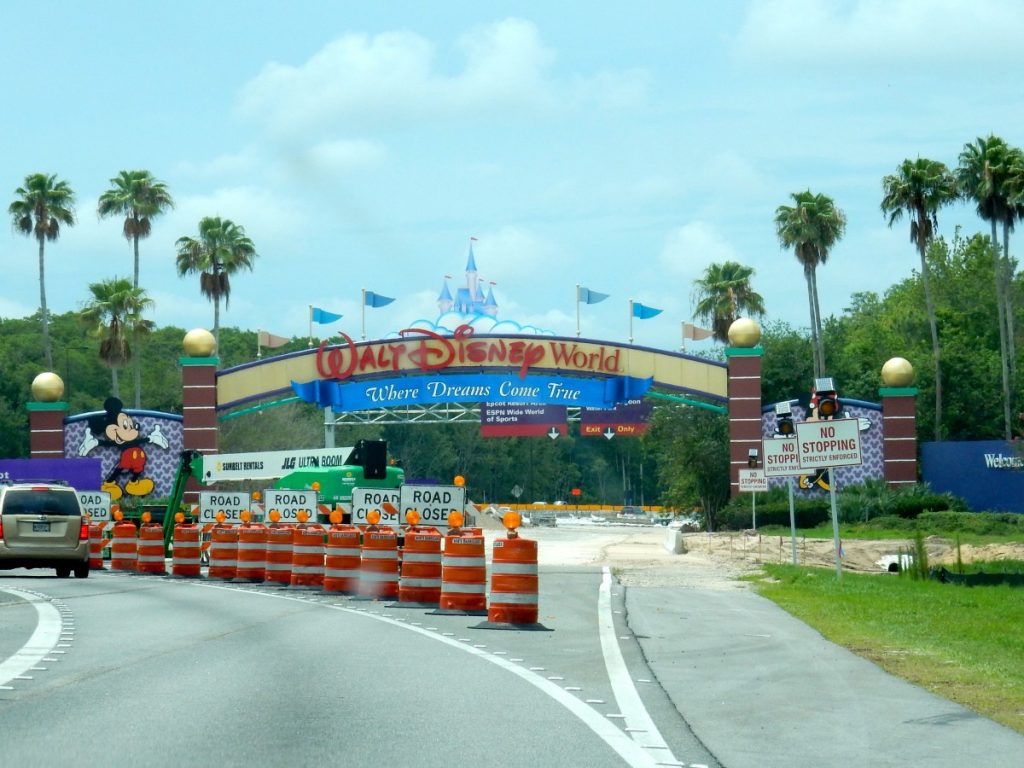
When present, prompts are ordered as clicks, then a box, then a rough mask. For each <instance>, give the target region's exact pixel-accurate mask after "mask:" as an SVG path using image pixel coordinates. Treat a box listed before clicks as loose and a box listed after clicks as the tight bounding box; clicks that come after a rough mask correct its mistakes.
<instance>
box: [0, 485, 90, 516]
mask: <svg viewBox="0 0 1024 768" xmlns="http://www.w3.org/2000/svg"><path fill="white" fill-rule="evenodd" d="M0 512H2V513H3V514H5V515H67V516H73V515H80V514H81V513H82V512H81V508H80V507H79V506H78V496H76V495H75V493H74V492H73V491H51V490H48V489H47V490H40V491H33V490H30V489H25V490H21V489H13V488H12V489H10V490H9V491H7V493H6V494H4V499H3V509H2V510H0Z"/></svg>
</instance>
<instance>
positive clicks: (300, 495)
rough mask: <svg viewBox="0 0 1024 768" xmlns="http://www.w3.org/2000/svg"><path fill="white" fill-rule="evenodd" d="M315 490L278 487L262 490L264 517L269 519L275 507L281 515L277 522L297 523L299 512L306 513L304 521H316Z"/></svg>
mask: <svg viewBox="0 0 1024 768" xmlns="http://www.w3.org/2000/svg"><path fill="white" fill-rule="evenodd" d="M316 502H317V498H316V491H288V490H284V489H280V488H271V489H269V490H266V491H264V492H263V509H265V510H266V519H267V520H270V513H271V512H273V511H274V510H275V509H276V510H277V513H278V514H279V515H280V516H281V517H280V518H279V519H278V522H279V523H298V522H299V512H305V513H306V522H307V523H315V522H316V514H317V508H316Z"/></svg>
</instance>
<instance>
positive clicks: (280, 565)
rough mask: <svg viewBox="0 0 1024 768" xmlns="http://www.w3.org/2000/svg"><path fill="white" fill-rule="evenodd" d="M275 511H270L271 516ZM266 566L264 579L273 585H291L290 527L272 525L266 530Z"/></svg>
mask: <svg viewBox="0 0 1024 768" xmlns="http://www.w3.org/2000/svg"><path fill="white" fill-rule="evenodd" d="M275 512H277V510H272V511H271V515H273V514H274V513H275ZM266 552H267V565H266V569H265V571H264V579H265V580H266V581H268V582H271V583H273V584H284V585H285V586H288V585H289V584H291V583H292V526H290V525H287V526H280V527H279V526H278V525H277V523H272V524H271V525H270V527H269V528H267V548H266Z"/></svg>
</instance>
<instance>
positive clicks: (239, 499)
mask: <svg viewBox="0 0 1024 768" xmlns="http://www.w3.org/2000/svg"><path fill="white" fill-rule="evenodd" d="M249 505H250V502H249V494H248V493H241V492H236V491H230V492H229V491H200V492H199V522H200V523H216V522H221V521H218V519H217V518H218V517H219V516H220V515H223V521H222V522H223V523H224V524H225V525H241V524H242V522H243V520H242V513H243V512H245V511H247V510H248V509H249Z"/></svg>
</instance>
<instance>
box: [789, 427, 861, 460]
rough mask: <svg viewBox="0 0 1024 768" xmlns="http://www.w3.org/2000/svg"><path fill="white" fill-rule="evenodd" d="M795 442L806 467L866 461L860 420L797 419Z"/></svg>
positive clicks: (800, 458)
mask: <svg viewBox="0 0 1024 768" xmlns="http://www.w3.org/2000/svg"><path fill="white" fill-rule="evenodd" d="M796 442H797V454H798V456H799V460H800V468H801V469H803V470H811V469H820V468H821V467H855V466H858V465H859V464H861V463H863V459H862V458H861V450H860V422H859V420H858V419H833V420H832V421H801V422H798V423H797V425H796Z"/></svg>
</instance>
